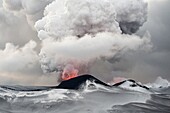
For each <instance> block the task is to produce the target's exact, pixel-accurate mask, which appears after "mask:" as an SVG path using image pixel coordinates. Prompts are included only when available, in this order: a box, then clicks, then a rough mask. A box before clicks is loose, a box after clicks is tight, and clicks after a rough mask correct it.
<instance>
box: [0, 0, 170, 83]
mask: <svg viewBox="0 0 170 113" xmlns="http://www.w3.org/2000/svg"><path fill="white" fill-rule="evenodd" d="M11 1H12V0H1V1H0V84H3V85H4V84H5V85H6V84H7V85H55V84H56V83H57V74H56V72H54V70H55V69H54V67H55V66H56V65H55V64H53V62H52V61H54V62H55V60H56V59H55V58H53V57H54V56H56V53H57V54H64V55H67V56H69V55H70V56H71V57H72V56H74V57H76V58H80V57H81V58H84V57H85V58H87V57H89V56H86V55H87V54H88V55H89V54H91V53H90V52H93V51H95V53H94V54H91V56H90V57H89V59H90V60H88V62H89V61H91V59H94V58H96V57H97V56H101V57H103V56H102V54H107V56H104V57H109V55H110V53H109V54H108V53H105V51H97V49H94V48H98V49H100V47H104V48H105V47H106V46H105V45H103V44H101V46H94V45H92V49H91V50H93V51H90V52H89V51H87V50H88V49H87V50H86V49H84V48H81V46H80V47H79V45H83V44H84V43H85V44H89V43H90V41H91V40H90V39H89V40H83V39H84V34H83V30H84V29H85V28H83V29H82V31H76V30H77V28H75V29H74V31H75V32H72V31H71V30H70V28H72V27H73V26H71V27H70V28H67V29H68V31H69V32H67V33H68V36H69V35H70V34H69V33H71V35H74V34H75V33H80V34H78V35H80V36H82V37H83V38H82V40H80V41H76V42H74V40H76V39H74V37H70V38H69V40H65V41H63V43H58V42H55V40H50V39H44V37H45V38H46V37H49V36H47V35H49V34H50V36H51V37H53V36H55V37H57V36H58V37H61V36H64V35H65V34H66V33H65V32H64V31H63V32H58V31H60V30H61V29H63V26H66V25H64V24H61V25H60V26H54V27H53V24H54V25H55V24H56V23H55V21H54V22H53V20H54V19H55V18H56V16H57V15H54V13H55V5H56V4H57V3H55V2H53V3H52V4H51V5H49V6H48V4H50V3H51V2H52V1H53V0H45V1H43V0H39V1H36V2H35V1H34V0H28V1H24V0H14V1H13V2H11ZM147 2H148V9H147V10H148V15H147V21H146V22H145V23H144V25H143V26H141V27H140V29H139V30H138V31H137V32H136V33H135V34H136V35H138V36H141V37H143V36H144V35H149V36H150V39H151V42H149V43H150V44H151V45H152V49H151V50H149V51H147V52H146V51H138V50H137V51H136V52H135V53H133V54H131V53H129V52H128V51H126V49H125V50H124V48H123V47H124V46H123V45H121V44H122V43H123V44H125V45H126V43H125V42H126V41H124V40H122V41H124V42H122V43H120V42H119V41H120V40H117V42H116V43H115V45H116V44H118V45H119V46H118V47H119V48H121V49H120V50H119V51H121V52H120V54H119V52H117V51H116V52H114V53H111V55H113V56H114V58H112V59H110V62H105V61H101V60H97V61H95V63H93V65H92V66H91V67H90V69H88V71H87V72H90V73H92V74H94V75H95V76H97V77H98V78H100V79H102V80H104V81H107V82H109V81H110V80H111V79H112V78H113V77H119V76H120V77H125V78H132V79H135V80H137V81H140V82H143V83H148V82H153V81H154V80H156V78H157V77H158V76H161V77H163V78H165V79H168V80H170V75H169V73H170V60H169V57H170V45H169V42H170V33H169V29H170V22H169V20H170V15H169V14H170V9H169V4H170V1H169V0H147ZM32 3H34V5H32ZM58 4H59V6H60V5H61V6H62V2H61V4H60V3H59V2H58ZM58 4H57V5H58ZM68 4H69V5H70V6H72V5H73V4H72V3H68ZM69 5H68V7H69ZM106 5H107V4H106ZM46 6H47V7H46ZM45 7H46V8H45ZM77 8H79V6H77ZM92 8H93V7H92ZM127 8H128V7H127ZM44 9H45V11H44ZM110 9H112V7H111V8H110ZM53 10H54V11H53ZM63 10H64V9H62V8H60V9H57V11H58V12H61V11H63ZM70 10H71V11H72V10H74V9H73V8H72V7H70ZM117 10H120V9H119V8H118V9H117ZM139 10H142V9H139ZM76 11H79V10H76ZM110 12H111V11H110ZM43 13H44V15H45V16H44V17H43ZM71 13H72V12H71ZM93 13H94V12H92V14H93ZM114 13H115V12H111V13H109V16H108V18H110V17H112V16H114ZM58 14H59V13H58ZM74 14H77V15H78V12H73V13H72V15H74ZM83 14H85V13H83ZM104 14H105V13H104ZM143 14H145V13H143ZM59 15H60V14H59ZM94 15H95V13H94ZM95 16H97V15H95ZM95 16H94V17H95ZM49 17H54V18H52V19H49ZM61 17H62V14H61ZM92 17H93V16H92ZM120 17H121V15H120ZM62 18H64V19H65V18H66V21H69V20H67V17H64V16H63V17H62ZM48 19H49V20H48ZM64 19H61V18H60V20H57V21H59V22H60V21H61V20H63V21H64ZM69 19H70V18H69ZM92 19H94V18H92ZM121 19H122V18H119V20H118V21H121ZM98 20H99V22H100V18H99V19H98ZM141 20H143V19H141ZM48 22H51V23H52V24H49V23H48ZM109 22H110V20H109ZM111 22H112V24H113V25H114V26H108V25H110V24H108V25H107V19H106V24H104V25H101V26H102V27H103V28H105V27H107V28H108V29H109V30H110V31H112V32H115V33H117V34H118V35H116V36H115V37H122V38H124V37H127V36H126V35H125V36H122V35H119V29H113V28H115V27H117V24H116V22H115V21H111ZM139 22H141V21H139ZM61 23H62V21H61ZM79 23H80V22H79ZM79 23H78V22H77V23H76V24H75V23H74V24H75V25H78V24H79ZM92 23H93V21H92ZM142 23H143V21H142ZM44 24H46V25H44ZM43 25H44V26H43ZM105 25H106V26H105ZM49 26H50V27H49ZM44 29H45V30H46V31H48V32H43V31H45V30H44ZM105 29H106V28H105ZM88 30H89V28H88ZM95 30H103V29H97V28H95ZM95 30H89V31H88V32H90V33H95V32H96V31H95ZM56 31H57V32H58V33H54V32H56ZM61 31H62V30H61ZM86 31H87V30H86ZM110 31H109V32H110ZM103 35H104V36H108V37H109V36H111V35H110V34H98V35H97V36H96V37H97V38H98V37H99V38H98V40H97V41H99V42H100V40H101V39H102V38H100V37H102V36H103ZM88 37H91V35H90V36H86V35H85V38H86V39H88ZM130 37H131V39H132V40H130V41H129V42H128V45H127V48H128V49H130V50H131V51H135V50H136V48H138V46H141V45H142V44H144V42H143V41H145V40H142V39H141V40H140V38H139V39H138V37H135V36H130ZM97 38H96V39H97ZM70 40H71V41H70ZM115 40H116V39H115ZM93 41H94V42H95V41H96V40H92V41H91V42H93ZM109 41H111V40H109ZM109 41H105V43H107V45H109ZM134 41H136V44H135V42H134ZM101 42H102V40H101ZM69 44H70V47H71V48H72V49H73V50H74V51H73V52H75V53H79V52H80V54H81V55H83V56H84V57H82V56H81V55H80V54H74V55H72V54H69V53H65V52H64V53H63V52H62V51H67V49H65V48H63V47H65V45H69ZM74 44H76V47H75V45H74ZM99 44H100V43H99ZM137 44H139V45H137ZM140 44H141V45H140ZM72 45H73V46H72ZM129 45H131V46H129ZM78 47H79V49H80V50H79V49H76V48H78ZM58 48H59V49H58ZM108 48H109V46H108ZM106 49H107V47H106ZM61 50H62V51H61ZM81 50H83V51H85V53H81ZM100 50H101V49H100ZM53 51H55V52H56V53H54V52H53ZM122 51H123V52H122ZM124 51H125V53H124ZM44 53H46V54H44ZM122 53H123V55H122ZM46 55H47V56H46ZM48 55H49V56H48ZM57 58H59V56H57ZM66 59H67V58H66ZM57 60H58V59H57ZM81 61H82V59H81ZM93 61H94V60H93ZM49 62H50V63H49ZM51 62H52V63H51ZM63 62H64V63H65V60H64V61H62V60H61V62H59V63H63ZM77 62H79V61H77ZM90 63H91V62H90ZM54 65H55V66H54ZM57 66H58V64H57ZM88 66H89V65H88ZM85 67H86V65H85ZM44 72H46V73H44Z"/></svg>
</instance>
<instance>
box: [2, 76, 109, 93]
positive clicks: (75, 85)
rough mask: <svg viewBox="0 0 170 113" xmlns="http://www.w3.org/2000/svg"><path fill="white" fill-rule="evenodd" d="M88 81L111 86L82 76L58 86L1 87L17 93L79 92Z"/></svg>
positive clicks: (93, 78) (90, 77)
mask: <svg viewBox="0 0 170 113" xmlns="http://www.w3.org/2000/svg"><path fill="white" fill-rule="evenodd" d="M87 80H89V81H93V82H95V83H97V84H101V85H104V86H108V87H111V86H109V85H108V84H106V83H104V82H102V81H100V80H99V79H97V78H95V77H94V76H92V75H88V74H86V75H81V76H78V77H75V78H72V79H69V80H67V81H62V82H61V83H60V84H59V85H58V86H51V87H48V86H36V87H35V86H0V87H1V88H3V89H7V90H15V91H43V90H51V89H72V90H78V89H79V88H80V86H81V85H82V84H84V83H85V82H86V81H87Z"/></svg>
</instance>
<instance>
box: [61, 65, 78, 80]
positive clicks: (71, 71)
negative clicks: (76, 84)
mask: <svg viewBox="0 0 170 113" xmlns="http://www.w3.org/2000/svg"><path fill="white" fill-rule="evenodd" d="M77 76H78V70H77V69H75V68H74V66H73V65H67V66H66V67H65V68H64V70H63V73H62V76H61V78H62V80H69V79H71V78H75V77H77Z"/></svg>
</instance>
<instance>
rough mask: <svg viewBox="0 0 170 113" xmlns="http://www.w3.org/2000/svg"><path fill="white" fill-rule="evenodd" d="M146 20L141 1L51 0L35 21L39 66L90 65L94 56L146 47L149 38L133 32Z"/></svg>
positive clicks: (45, 68) (46, 69)
mask: <svg viewBox="0 0 170 113" xmlns="http://www.w3.org/2000/svg"><path fill="white" fill-rule="evenodd" d="M125 4H126V5H125ZM125 9H126V10H125ZM146 19H147V3H145V2H144V1H143V0H133V1H132V0H128V1H124V0H119V1H118V0H113V1H112V0H91V1H89V0H63V1H60V0H55V1H54V2H52V3H51V4H49V5H48V6H47V7H46V8H45V11H44V17H43V18H42V19H40V20H38V21H37V22H36V24H35V28H36V30H37V32H38V36H39V38H40V40H42V49H41V52H40V63H41V66H42V69H43V71H44V72H53V71H55V70H58V67H60V68H61V67H62V68H63V66H65V65H67V64H69V63H70V62H71V63H72V65H78V64H82V63H83V64H85V65H88V66H87V68H90V65H91V63H94V62H95V60H98V59H101V60H102V59H103V58H104V59H106V60H107V59H111V58H114V57H115V56H118V54H119V55H120V56H122V55H123V54H126V53H127V52H130V51H138V50H142V49H143V50H149V49H150V48H151V45H150V37H145V36H144V37H139V36H136V35H134V34H133V33H135V32H136V31H137V30H138V29H139V27H140V26H142V25H143V23H144V22H145V21H146ZM122 33H125V34H122ZM126 33H127V34H126ZM144 48H145V49H144ZM73 62H75V63H73ZM87 70H88V69H87Z"/></svg>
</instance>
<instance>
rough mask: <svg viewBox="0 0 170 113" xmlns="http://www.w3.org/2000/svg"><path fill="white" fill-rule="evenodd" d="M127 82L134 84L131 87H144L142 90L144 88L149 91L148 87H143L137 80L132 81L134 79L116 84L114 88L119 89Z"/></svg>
mask: <svg viewBox="0 0 170 113" xmlns="http://www.w3.org/2000/svg"><path fill="white" fill-rule="evenodd" d="M127 81H129V82H131V83H132V84H131V85H130V87H136V86H139V87H142V88H144V89H147V90H149V88H148V87H146V86H144V85H141V84H139V83H137V82H136V81H135V80H132V79H128V80H124V81H122V82H119V83H116V84H114V85H113V86H115V87H119V86H120V85H122V84H124V83H125V82H127Z"/></svg>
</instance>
